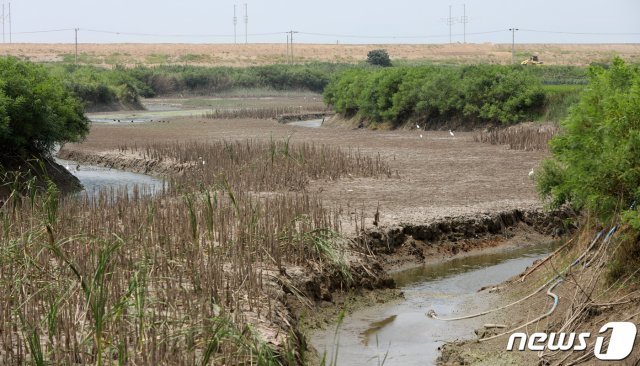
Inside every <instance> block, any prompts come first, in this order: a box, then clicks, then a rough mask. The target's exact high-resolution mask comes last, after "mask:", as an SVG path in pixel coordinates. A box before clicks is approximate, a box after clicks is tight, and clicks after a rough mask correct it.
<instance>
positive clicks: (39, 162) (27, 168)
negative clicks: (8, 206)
mask: <svg viewBox="0 0 640 366" xmlns="http://www.w3.org/2000/svg"><path fill="white" fill-rule="evenodd" d="M0 168H1V170H0V173H4V174H10V173H8V172H14V174H10V175H5V176H0V178H8V179H11V182H9V181H7V182H0V198H2V197H6V196H7V195H8V194H10V189H11V188H10V187H9V185H11V184H12V182H15V183H20V182H23V183H26V181H27V180H28V179H31V178H35V183H36V185H37V186H38V187H39V188H41V189H46V188H47V182H48V180H51V181H52V182H53V183H55V184H56V186H57V187H58V189H59V190H60V192H61V193H63V194H68V193H74V192H77V191H79V190H81V189H82V184H80V181H79V180H78V178H76V177H75V176H74V175H73V174H71V173H70V172H69V171H68V170H67V169H66V168H65V167H63V166H61V165H60V164H57V163H56V162H55V161H54V160H53V159H51V158H49V157H45V156H42V155H35V156H32V157H31V158H24V157H6V158H3V159H2V161H0ZM16 178H17V181H16ZM19 187H20V184H18V185H17V186H14V187H12V188H19Z"/></svg>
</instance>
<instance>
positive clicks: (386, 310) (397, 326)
mask: <svg viewBox="0 0 640 366" xmlns="http://www.w3.org/2000/svg"><path fill="white" fill-rule="evenodd" d="M551 248H552V245H551V244H545V245H538V246H529V247H526V248H521V249H512V250H508V251H504V252H500V253H494V254H484V255H476V256H470V257H465V258H460V259H454V260H451V261H448V262H445V263H439V264H431V265H425V266H422V267H417V268H413V269H410V270H407V271H402V272H398V273H395V274H393V275H392V277H394V279H395V280H396V283H397V285H398V287H399V288H401V289H402V290H403V292H404V294H405V299H404V300H401V301H398V302H393V303H388V304H383V305H377V306H372V307H368V308H365V309H362V310H358V311H355V312H354V313H352V314H350V315H348V316H346V317H345V319H344V322H343V323H342V325H341V326H340V328H339V330H338V338H336V337H335V332H336V327H335V325H334V326H330V327H329V328H328V329H326V330H323V331H319V332H317V333H315V334H312V336H311V343H312V345H313V346H314V347H315V348H316V350H317V351H318V353H319V354H320V355H323V354H324V353H325V352H326V355H327V360H333V357H334V352H335V351H336V349H337V361H338V362H337V364H338V365H378V364H381V363H382V362H383V360H384V364H385V365H432V364H435V362H436V359H437V357H438V356H439V351H438V347H440V346H441V345H442V344H444V343H445V342H449V341H454V340H457V339H468V338H474V337H475V335H474V333H473V330H474V329H477V328H480V327H482V325H483V324H485V323H486V322H487V318H484V319H483V317H479V318H475V319H469V320H462V321H455V322H444V321H440V320H435V319H432V318H427V317H426V316H425V313H426V312H427V311H429V310H431V309H433V310H435V312H436V313H437V314H438V315H439V316H440V317H443V318H447V317H453V316H461V315H464V314H470V313H475V312H478V311H482V310H485V309H489V308H491V306H492V304H495V301H496V300H497V295H493V294H487V293H485V292H483V293H482V294H481V295H479V294H478V293H477V291H478V290H479V289H480V288H481V287H483V286H489V285H493V284H498V283H500V282H503V281H505V280H507V279H509V278H510V277H513V276H514V275H516V274H518V273H521V272H522V271H523V270H524V269H525V268H526V267H527V266H529V265H531V264H532V263H533V261H535V260H536V259H539V258H542V257H544V255H545V254H546V253H548V252H549V251H550V250H551ZM336 340H337V342H336ZM336 343H337V344H338V346H337V347H336ZM385 357H386V359H385ZM329 363H330V362H327V364H329Z"/></svg>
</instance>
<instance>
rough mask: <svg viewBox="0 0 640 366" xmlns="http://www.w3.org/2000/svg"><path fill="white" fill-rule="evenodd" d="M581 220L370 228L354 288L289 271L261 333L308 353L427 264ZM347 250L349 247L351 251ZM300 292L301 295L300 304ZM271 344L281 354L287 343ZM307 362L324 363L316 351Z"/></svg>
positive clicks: (133, 158) (94, 155) (119, 156)
mask: <svg viewBox="0 0 640 366" xmlns="http://www.w3.org/2000/svg"><path fill="white" fill-rule="evenodd" d="M59 156H60V157H61V158H64V159H70V160H75V161H78V162H81V163H83V164H91V165H98V166H105V167H113V168H117V169H121V170H125V171H130V172H136V173H143V174H149V175H153V176H166V175H170V174H185V173H186V172H187V171H188V170H189V168H190V164H176V163H175V162H171V161H167V160H164V161H160V160H149V159H146V158H145V157H144V156H140V155H136V154H131V153H125V152H117V151H106V152H91V151H79V150H74V149H62V150H61V151H60V153H59ZM575 217H576V214H575V213H574V212H572V211H571V210H568V209H565V210H561V211H555V212H545V211H543V210H541V209H522V210H520V209H513V210H506V211H499V212H483V213H477V214H471V215H464V216H455V217H444V218H440V219H434V220H431V221H428V222H421V223H399V224H394V225H389V226H380V227H377V226H373V225H371V226H370V227H369V225H367V226H368V227H367V228H366V229H365V230H362V231H360V232H359V233H358V234H357V235H355V236H353V237H351V238H350V240H351V241H352V242H353V243H354V244H355V246H354V247H355V248H366V251H363V250H352V251H351V252H350V261H349V263H348V265H349V267H350V268H349V269H350V271H351V273H352V274H353V281H352V283H351V285H350V287H349V288H345V287H344V284H343V281H342V279H341V278H340V275H339V273H336V272H335V271H331V270H329V271H327V270H326V269H324V268H322V269H320V268H303V267H289V268H284V269H282V270H281V271H280V274H278V275H275V276H272V282H273V283H272V284H273V285H274V287H276V288H277V290H276V291H277V296H276V297H277V298H278V299H279V300H280V303H281V306H279V308H280V309H281V311H282V312H283V313H284V314H281V315H282V319H283V321H282V322H274V323H273V324H268V325H264V324H263V326H264V327H265V328H266V330H265V331H264V332H263V334H265V335H268V334H273V333H274V332H275V333H281V332H282V333H284V334H294V335H295V338H296V342H297V343H298V344H299V347H306V344H307V339H305V333H306V332H308V331H309V330H312V329H318V328H321V327H324V326H327V325H329V324H331V323H332V322H333V321H335V319H336V318H337V316H338V314H339V312H340V311H341V310H342V309H343V308H344V306H345V304H349V310H350V311H354V310H356V309H358V308H362V307H366V306H370V305H371V304H376V303H378V304H379V303H385V302H388V301H393V300H398V299H402V293H401V292H400V291H399V290H397V289H396V288H395V283H394V281H393V280H392V279H391V277H390V276H389V274H390V273H392V272H394V271H398V270H401V269H406V268H410V267H415V266H420V265H423V264H425V263H433V262H435V261H443V260H447V259H451V258H457V257H462V256H465V255H469V254H473V253H478V252H481V251H486V250H499V249H500V248H503V247H504V246H505V245H507V244H506V243H507V242H508V240H509V239H510V238H514V237H526V236H527V235H542V236H545V237H557V236H560V235H563V234H565V233H567V232H569V231H572V230H574V229H575V225H574V224H572V223H571V222H572V220H573V219H575ZM345 245H346V246H349V245H348V244H345ZM298 291H300V292H302V295H304V298H301V297H300V296H299V295H300V294H299V293H298ZM276 338H278V337H275V338H274V339H271V343H272V344H273V345H274V346H275V347H279V345H281V344H282V342H283V341H282V340H281V339H280V340H278V339H276ZM306 357H307V362H308V363H310V364H313V363H317V362H318V358H317V357H318V355H317V354H315V353H314V352H313V351H311V352H310V353H308V354H307V356H306Z"/></svg>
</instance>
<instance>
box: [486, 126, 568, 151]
mask: <svg viewBox="0 0 640 366" xmlns="http://www.w3.org/2000/svg"><path fill="white" fill-rule="evenodd" d="M559 131H560V129H559V127H558V126H557V125H556V124H535V123H525V124H519V125H516V126H510V127H506V128H501V127H493V128H488V129H485V130H484V131H480V132H477V133H476V134H475V135H474V136H473V141H475V142H481V143H485V144H492V145H509V149H511V150H524V151H536V150H542V151H547V150H549V140H551V138H553V136H555V135H557V134H558V133H559Z"/></svg>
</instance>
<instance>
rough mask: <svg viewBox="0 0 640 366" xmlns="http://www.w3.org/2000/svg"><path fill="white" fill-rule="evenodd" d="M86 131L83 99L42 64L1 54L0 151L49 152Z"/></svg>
mask: <svg viewBox="0 0 640 366" xmlns="http://www.w3.org/2000/svg"><path fill="white" fill-rule="evenodd" d="M88 131H89V121H88V120H87V118H86V117H85V116H84V109H83V106H82V103H81V102H80V101H79V100H78V99H77V98H76V97H75V96H74V95H72V93H71V92H70V91H69V90H68V89H67V88H65V86H64V84H63V82H62V81H61V80H60V79H58V78H55V77H52V76H50V75H49V73H48V72H47V71H46V70H45V69H44V67H42V66H39V65H35V64H32V63H29V62H23V61H19V60H18V59H16V58H14V57H5V58H0V152H2V153H3V154H23V153H41V154H47V153H50V152H51V150H52V149H53V147H54V145H55V144H57V143H65V142H75V141H79V140H81V139H82V138H83V137H84V136H85V135H86V134H87V132H88Z"/></svg>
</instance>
